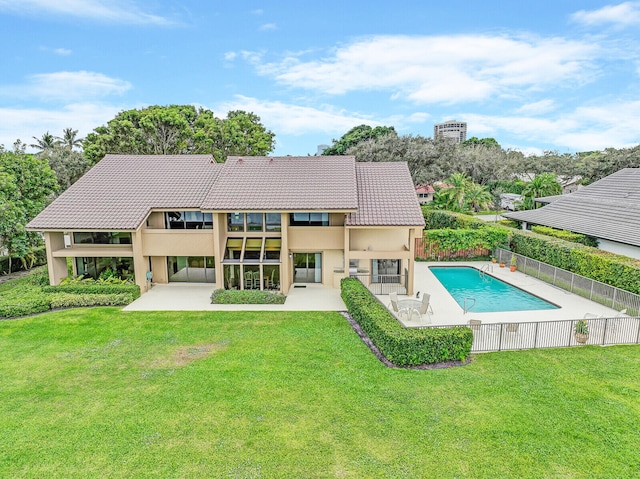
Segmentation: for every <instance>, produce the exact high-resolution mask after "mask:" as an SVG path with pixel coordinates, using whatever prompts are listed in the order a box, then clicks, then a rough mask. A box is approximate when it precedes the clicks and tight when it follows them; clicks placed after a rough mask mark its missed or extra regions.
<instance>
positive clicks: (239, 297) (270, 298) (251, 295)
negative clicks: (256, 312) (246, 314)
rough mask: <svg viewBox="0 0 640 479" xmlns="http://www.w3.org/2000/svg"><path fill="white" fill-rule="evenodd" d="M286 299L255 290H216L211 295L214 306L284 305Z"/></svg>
mask: <svg viewBox="0 0 640 479" xmlns="http://www.w3.org/2000/svg"><path fill="white" fill-rule="evenodd" d="M286 299H287V297H286V296H285V295H284V294H282V293H272V292H270V291H260V290H255V289H245V290H238V289H216V290H215V291H214V292H213V294H212V295H211V303H212V304H284V302H285V301H286Z"/></svg>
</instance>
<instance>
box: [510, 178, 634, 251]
mask: <svg viewBox="0 0 640 479" xmlns="http://www.w3.org/2000/svg"><path fill="white" fill-rule="evenodd" d="M503 216H505V217H507V218H511V219H515V220H520V221H526V222H529V223H533V224H539V225H544V226H551V227H553V228H559V229H564V230H568V231H573V232H575V233H582V234H586V235H589V236H594V237H596V238H602V239H606V240H610V241H616V242H619V243H625V244H629V245H634V246H640V235H638V231H640V168H625V169H622V170H620V171H617V172H616V173H613V174H612V175H609V176H607V177H605V178H602V179H601V180H599V181H596V182H595V183H592V184H590V185H588V186H585V187H584V188H582V189H579V190H578V191H576V192H575V193H570V194H568V195H562V196H561V197H559V198H557V199H555V201H553V202H551V203H549V204H548V205H546V206H543V207H542V208H538V209H535V210H527V211H516V212H513V213H504V214H503Z"/></svg>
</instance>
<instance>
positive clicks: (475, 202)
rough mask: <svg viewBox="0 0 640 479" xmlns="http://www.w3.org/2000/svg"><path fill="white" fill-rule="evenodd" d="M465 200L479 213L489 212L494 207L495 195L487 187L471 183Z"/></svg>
mask: <svg viewBox="0 0 640 479" xmlns="http://www.w3.org/2000/svg"><path fill="white" fill-rule="evenodd" d="M465 200H466V201H467V202H468V204H469V205H470V206H471V208H473V210H474V211H475V212H476V213H477V212H478V211H480V210H488V209H489V208H490V207H491V206H493V195H492V194H491V193H490V192H489V190H488V188H487V187H486V186H482V185H479V184H477V183H471V184H470V185H469V187H468V189H467V193H466V195H465Z"/></svg>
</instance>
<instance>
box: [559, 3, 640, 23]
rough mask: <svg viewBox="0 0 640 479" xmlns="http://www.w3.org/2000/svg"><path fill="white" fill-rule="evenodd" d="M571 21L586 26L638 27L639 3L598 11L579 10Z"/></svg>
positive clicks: (622, 4)
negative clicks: (608, 24) (609, 24)
mask: <svg viewBox="0 0 640 479" xmlns="http://www.w3.org/2000/svg"><path fill="white" fill-rule="evenodd" d="M571 19H572V20H573V21H575V22H578V23H582V24H584V25H588V26H594V25H602V24H606V23H611V24H614V25H617V26H629V25H640V2H624V3H620V4H618V5H605V6H604V7H602V8H599V9H598V10H591V11H588V10H580V11H578V12H576V13H574V14H573V15H571Z"/></svg>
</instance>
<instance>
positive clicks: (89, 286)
mask: <svg viewBox="0 0 640 479" xmlns="http://www.w3.org/2000/svg"><path fill="white" fill-rule="evenodd" d="M42 291H44V292H45V293H67V294H80V295H91V294H94V295H99V294H102V295H104V294H127V295H129V296H131V297H132V298H133V299H137V298H139V297H140V287H139V286H138V285H137V284H132V283H126V284H109V283H96V282H93V283H68V284H61V285H59V286H44V287H43V288H42Z"/></svg>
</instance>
